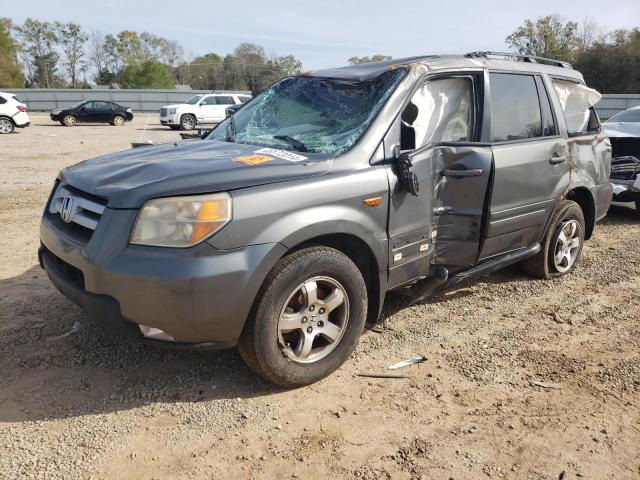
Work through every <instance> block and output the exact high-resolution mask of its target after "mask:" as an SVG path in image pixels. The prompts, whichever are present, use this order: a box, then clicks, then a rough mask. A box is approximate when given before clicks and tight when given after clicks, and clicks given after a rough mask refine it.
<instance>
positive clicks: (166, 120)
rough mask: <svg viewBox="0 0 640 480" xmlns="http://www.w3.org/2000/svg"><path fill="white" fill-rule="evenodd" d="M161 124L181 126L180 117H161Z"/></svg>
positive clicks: (176, 115) (175, 115)
mask: <svg viewBox="0 0 640 480" xmlns="http://www.w3.org/2000/svg"><path fill="white" fill-rule="evenodd" d="M160 123H161V124H162V125H180V116H179V115H178V114H174V115H167V116H165V117H162V116H161V117H160Z"/></svg>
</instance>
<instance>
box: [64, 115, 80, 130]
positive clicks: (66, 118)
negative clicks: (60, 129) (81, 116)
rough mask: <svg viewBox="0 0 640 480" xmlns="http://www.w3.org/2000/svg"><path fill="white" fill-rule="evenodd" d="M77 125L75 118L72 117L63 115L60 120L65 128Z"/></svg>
mask: <svg viewBox="0 0 640 480" xmlns="http://www.w3.org/2000/svg"><path fill="white" fill-rule="evenodd" d="M76 123H77V120H76V117H74V116H73V115H65V116H64V118H63V119H62V124H63V125H66V126H67V127H73V126H74V125H75V124H76Z"/></svg>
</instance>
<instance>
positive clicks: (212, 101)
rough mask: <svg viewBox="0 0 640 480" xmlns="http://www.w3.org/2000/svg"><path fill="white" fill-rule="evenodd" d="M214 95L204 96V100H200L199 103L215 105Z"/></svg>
mask: <svg viewBox="0 0 640 480" xmlns="http://www.w3.org/2000/svg"><path fill="white" fill-rule="evenodd" d="M215 104H216V97H206V98H205V99H204V100H202V101H201V102H200V105H215Z"/></svg>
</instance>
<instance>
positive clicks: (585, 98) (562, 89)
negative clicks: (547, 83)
mask: <svg viewBox="0 0 640 480" xmlns="http://www.w3.org/2000/svg"><path fill="white" fill-rule="evenodd" d="M553 87H554V89H555V91H556V93H557V94H558V100H560V106H561V107H562V111H563V112H564V119H565V121H566V123H567V131H568V132H569V134H570V135H580V134H584V133H588V132H591V131H594V130H597V129H598V127H599V122H598V119H597V116H596V115H595V113H594V111H593V110H592V108H591V107H593V105H595V103H596V102H597V101H598V100H600V98H601V97H600V94H599V93H598V92H596V91H595V90H592V89H590V88H587V87H585V86H584V85H582V84H580V83H576V82H570V81H567V80H554V81H553Z"/></svg>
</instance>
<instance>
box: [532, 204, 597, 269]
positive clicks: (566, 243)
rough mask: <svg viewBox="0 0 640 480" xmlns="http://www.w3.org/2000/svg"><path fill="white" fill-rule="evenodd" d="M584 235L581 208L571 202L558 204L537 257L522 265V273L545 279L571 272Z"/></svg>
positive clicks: (578, 257) (582, 243) (580, 251)
mask: <svg viewBox="0 0 640 480" xmlns="http://www.w3.org/2000/svg"><path fill="white" fill-rule="evenodd" d="M584 232H585V226H584V215H583V213H582V209H581V208H580V206H579V205H578V204H577V203H576V202H572V201H571V200H563V201H561V202H560V204H559V205H558V208H557V209H556V211H555V213H554V214H553V217H552V219H551V222H550V223H549V227H548V229H547V232H546V233H545V235H544V238H543V239H542V249H541V250H540V253H538V254H537V255H535V256H533V257H531V258H528V259H526V260H524V261H523V262H522V266H523V268H524V270H525V271H526V272H527V273H528V274H530V275H532V276H534V277H537V278H544V279H548V278H554V277H560V276H562V275H565V274H567V273H569V272H571V271H572V270H573V269H574V268H575V266H576V264H577V263H578V260H580V254H581V253H582V246H583V245H584Z"/></svg>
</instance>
